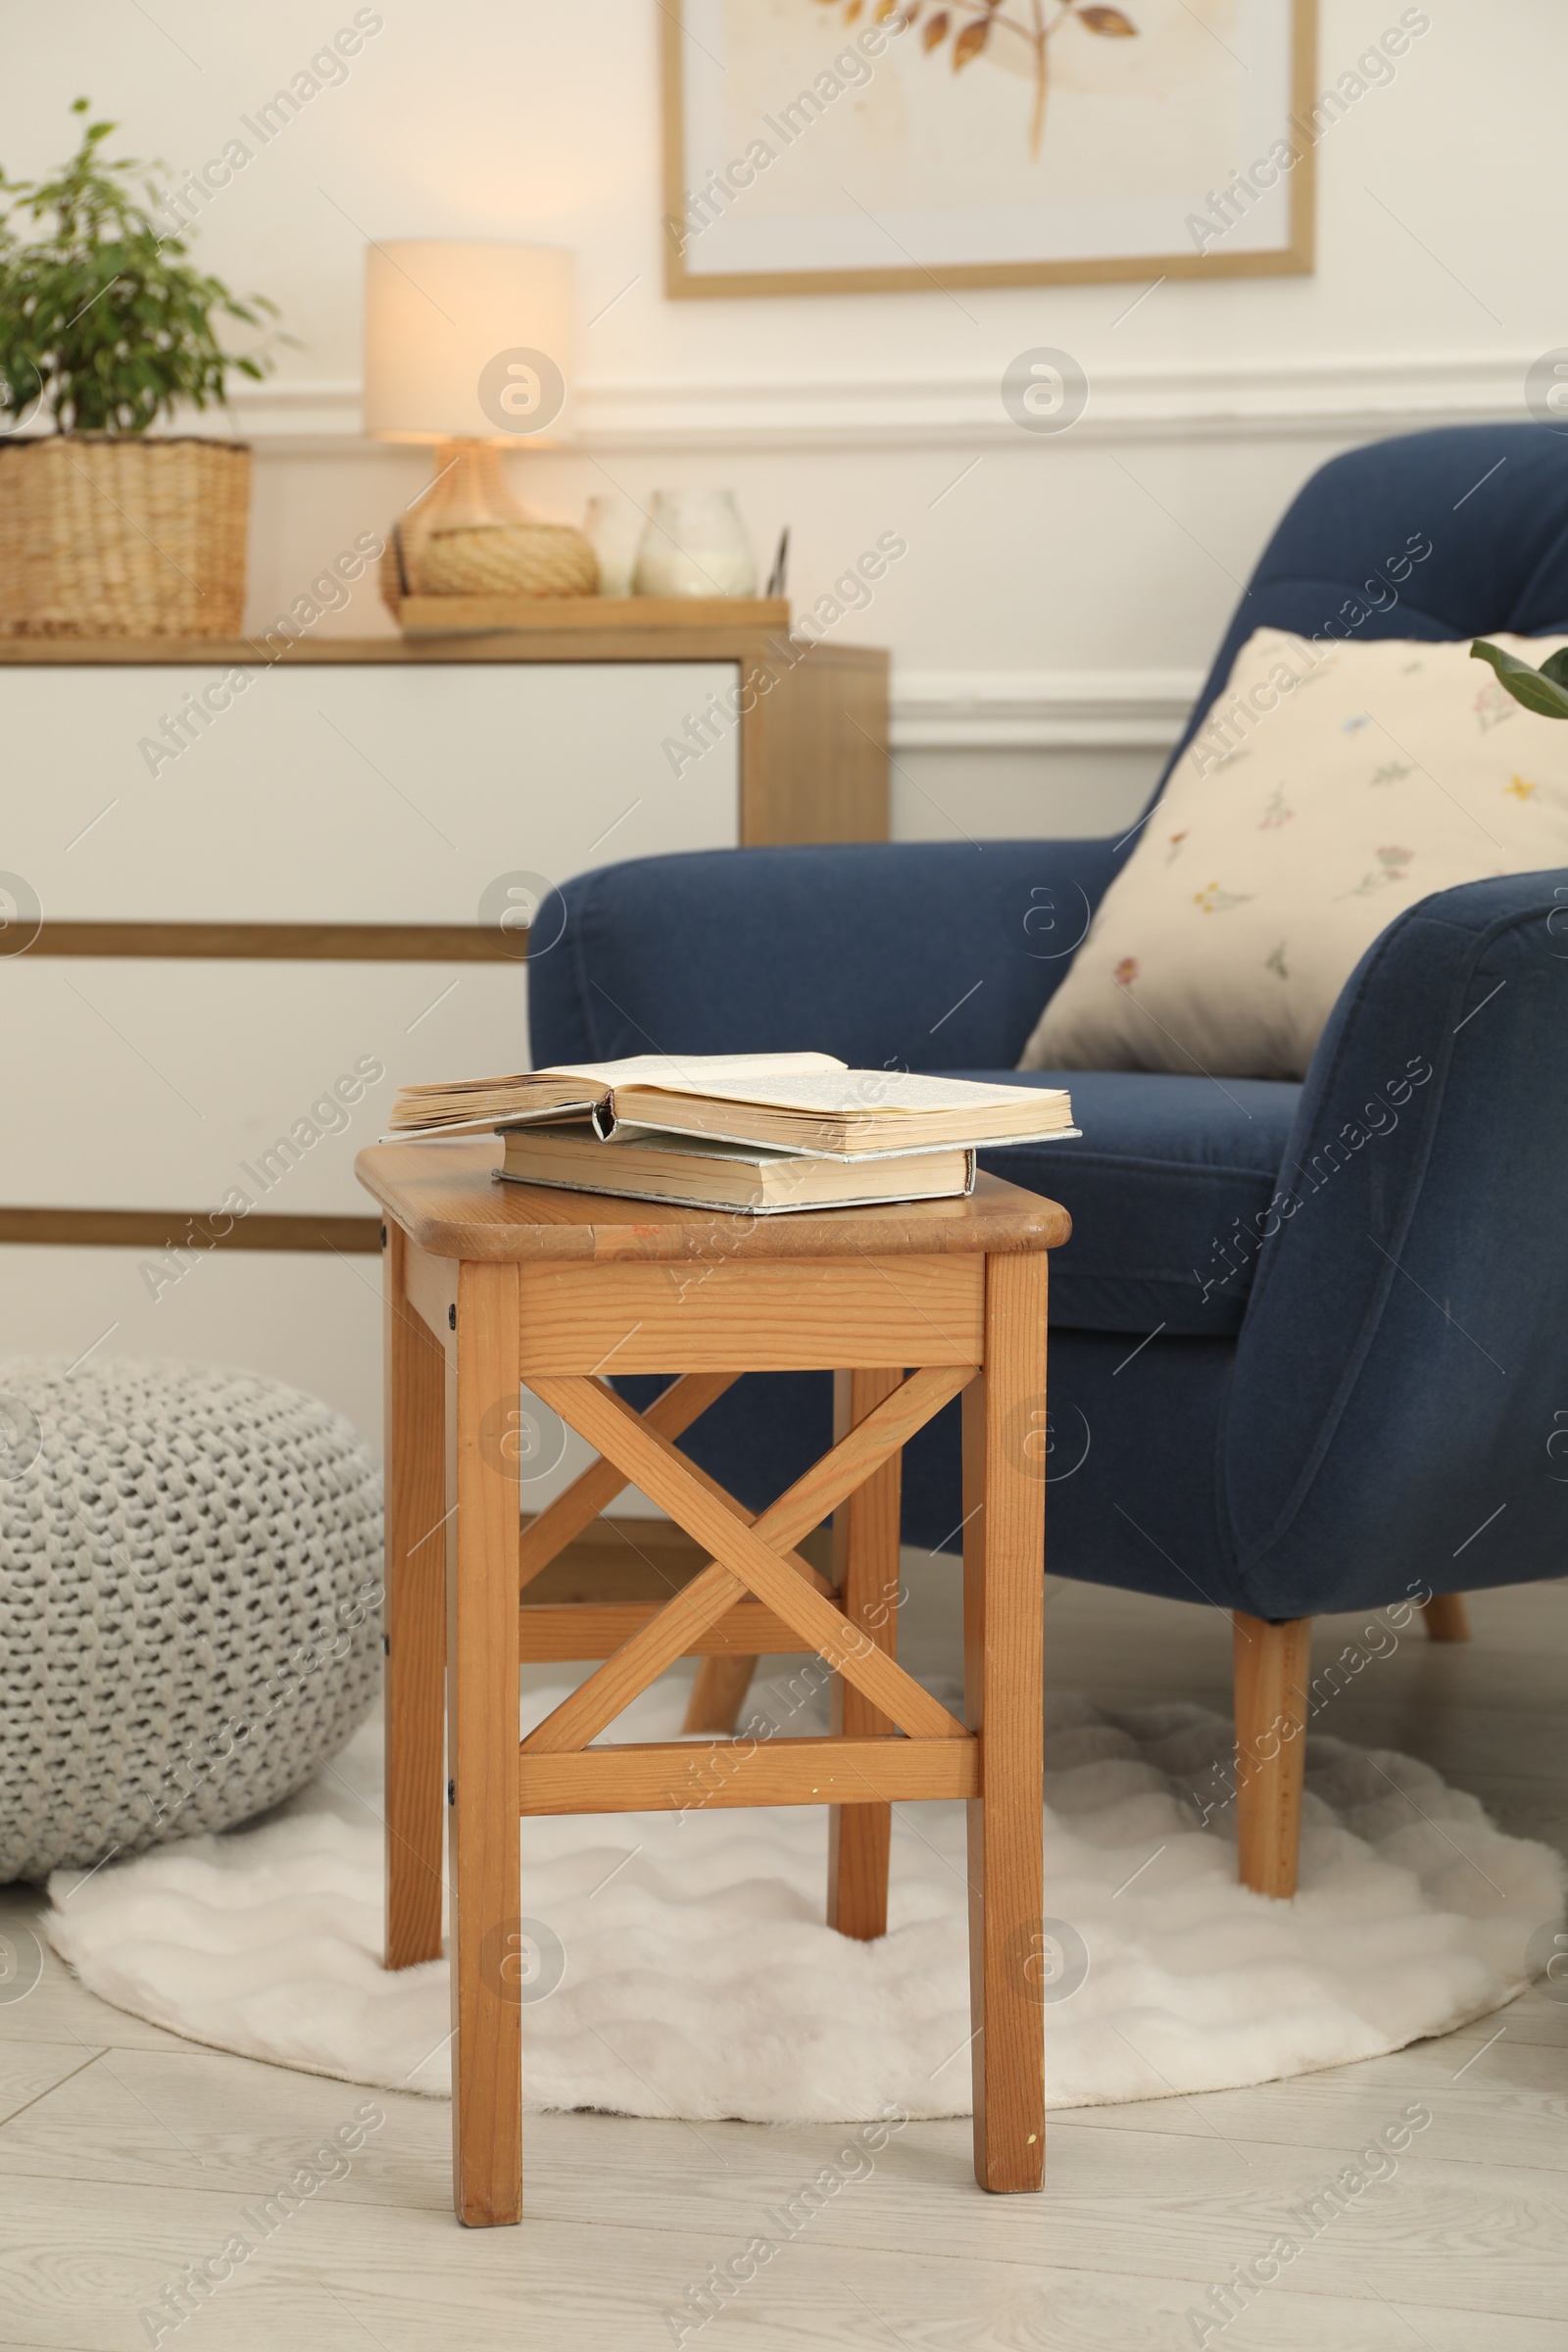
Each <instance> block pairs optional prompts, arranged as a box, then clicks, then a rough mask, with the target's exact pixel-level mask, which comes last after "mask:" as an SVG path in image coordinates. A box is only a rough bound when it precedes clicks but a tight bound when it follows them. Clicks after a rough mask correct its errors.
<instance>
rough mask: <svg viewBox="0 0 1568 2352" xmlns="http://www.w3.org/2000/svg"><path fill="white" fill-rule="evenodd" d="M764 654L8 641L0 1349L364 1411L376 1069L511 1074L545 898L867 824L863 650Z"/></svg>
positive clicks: (514, 646) (0, 880) (381, 1090)
mask: <svg viewBox="0 0 1568 2352" xmlns="http://www.w3.org/2000/svg"><path fill="white" fill-rule="evenodd" d="M764 638H765V639H766V641H767V642H769V643H771V645H772V646H773V648H774V658H775V666H776V667H778V668H779V670H780V686H781V689H782V690H781V691H780V692H779V693H778V694H777V696H776V700H775V698H773V697H769V700H770V701H772V702H773V704H774V707H773V708H772V709H771V710H767V709H766V708H765V707H763V708H761V709H760V710H758V709H754V710H753V711H750V712H749V713H748V714H747V715H746V716H745V717H742V718H740V719H738V720H734V721H731V722H729V723H724V710H725V707H726V698H728V700H729V701H731V702H732V701H733V696H734V689H735V687H736V685H737V681H738V679H739V678H742V677H744V675H745V674H746V665H747V663H748V662H750V661H751V660H752V659H753V658H754V656H755V655H758V654H762V649H763V646H764ZM787 643H788V641H787V639H786V638H785V637H784V636H783V634H782V631H781V630H780V628H779V627H778V625H777V623H776V620H775V622H774V625H773V626H772V628H771V630H770V631H768V630H765V629H764V627H763V626H762V625H760V623H759V622H757V621H756V620H754V621H753V622H752V624H751V625H750V627H748V626H745V625H742V624H741V623H739V622H735V621H732V622H729V623H728V624H727V626H726V625H722V624H721V625H718V626H713V627H706V628H705V627H694V626H692V625H690V624H688V625H686V626H685V627H683V628H681V629H679V630H665V631H662V632H661V631H657V630H654V629H652V628H649V629H645V630H641V631H636V632H633V631H630V630H626V631H621V632H619V633H617V634H616V635H615V636H613V637H609V636H606V635H605V634H603V633H601V634H600V635H599V636H598V637H597V638H595V639H594V640H593V641H592V642H591V643H584V642H583V640H582V638H581V637H580V636H579V635H577V634H575V633H571V632H567V631H565V630H564V629H558V630H553V631H546V630H539V631H531V632H529V633H528V635H527V636H526V637H515V636H509V637H505V638H498V637H489V638H475V639H466V640H461V641H455V642H454V641H438V642H436V643H433V644H425V645H418V646H411V645H406V644H403V643H399V642H396V641H391V642H388V641H382V640H373V641H369V642H368V643H365V644H357V643H346V642H344V641H341V640H340V641H338V642H337V643H335V644H334V643H331V642H327V643H323V644H319V645H314V646H311V645H301V646H298V647H296V648H295V649H294V650H293V652H292V653H291V654H290V655H289V656H288V657H287V658H286V659H284V660H282V661H278V662H268V661H267V660H266V658H265V652H264V654H263V658H262V659H260V660H259V659H258V655H257V649H254V648H251V647H248V646H238V647H232V648H229V647H223V648H211V647H203V648H195V647H182V648H157V647H152V646H137V647H126V646H123V645H117V646H114V647H86V646H72V647H70V648H64V647H55V646H50V647H27V648H23V647H20V646H17V645H11V646H7V647H4V648H0V812H3V818H4V822H3V826H0V869H3V871H0V915H3V916H4V917H5V923H6V927H5V928H4V929H3V930H0V950H6V951H9V952H8V953H6V954H4V955H0V991H3V999H4V1017H3V1019H0V1082H3V1087H4V1094H3V1101H4V1106H5V1116H4V1127H3V1132H4V1145H3V1152H0V1353H4V1354H17V1353H32V1352H37V1353H47V1354H61V1353H64V1354H65V1355H66V1356H68V1357H76V1356H79V1355H81V1354H83V1353H84V1352H85V1351H87V1350H90V1349H91V1350H113V1351H114V1352H117V1353H123V1354H137V1355H176V1356H186V1357H196V1358H201V1359H205V1360H209V1361H221V1362H228V1363H236V1364H242V1365H246V1366H249V1367H251V1368H253V1369H256V1370H259V1371H265V1372H270V1373H273V1374H275V1375H277V1376H278V1377H280V1378H284V1379H288V1380H291V1381H295V1382H297V1383H298V1384H299V1385H300V1386H301V1387H304V1388H308V1389H311V1390H313V1391H314V1392H316V1393H317V1394H319V1395H320V1396H322V1397H327V1398H328V1399H329V1400H330V1401H331V1402H333V1403H334V1404H337V1405H338V1406H340V1407H341V1408H342V1409H343V1410H345V1411H347V1412H349V1413H350V1414H351V1415H352V1417H353V1418H354V1419H355V1421H356V1422H357V1423H358V1424H359V1425H360V1426H361V1427H362V1428H363V1429H365V1430H366V1432H367V1433H368V1434H371V1435H378V1432H379V1414H380V1406H379V1393H380V1268H379V1265H378V1263H377V1262H376V1254H375V1253H376V1249H377V1239H378V1237H377V1226H376V1222H375V1220H373V1219H372V1218H371V1217H370V1216H369V1215H368V1203H367V1201H366V1199H365V1196H364V1195H363V1194H362V1193H361V1192H360V1190H359V1188H358V1186H357V1185H356V1184H355V1181H354V1176H353V1161H354V1155H355V1153H356V1152H357V1151H358V1150H359V1149H360V1148H361V1147H362V1146H363V1145H364V1144H365V1143H367V1142H368V1141H370V1140H373V1138H374V1137H375V1136H376V1135H377V1134H378V1133H379V1132H380V1131H381V1129H382V1127H383V1126H384V1123H385V1115H386V1111H387V1108H388V1106H389V1104H390V1103H391V1099H392V1096H393V1093H394V1091H395V1089H396V1088H397V1087H398V1086H399V1085H402V1084H404V1083H406V1082H408V1081H410V1080H414V1079H419V1078H436V1077H443V1076H450V1075H453V1074H456V1073H461V1072H481V1071H502V1070H509V1069H517V1068H520V1067H522V1066H523V1065H524V1063H525V1060H526V1055H527V1006H526V985H527V962H526V957H527V955H528V954H529V952H530V949H531V952H532V953H533V954H538V953H539V952H541V950H548V949H549V948H550V946H551V944H552V934H553V933H554V931H555V930H556V928H557V924H556V921H555V915H556V911H557V909H558V907H559V902H558V901H555V900H554V899H552V897H551V895H550V888H551V885H553V884H557V883H560V882H563V881H564V880H566V879H567V878H568V877H569V876H571V875H573V874H579V873H582V872H584V871H586V870H587V869H589V868H591V867H593V866H597V865H602V864H607V863H611V862H614V861H617V860H619V859H622V858H634V857H641V856H646V855H648V854H650V853H655V852H663V851H677V850H700V849H717V848H734V847H737V846H741V845H743V844H750V843H755V842H758V841H781V840H785V841H787V840H803V839H812V838H823V837H831V838H839V839H864V838H875V837H878V836H880V835H881V834H882V833H883V832H885V829H886V773H885V742H886V733H885V728H886V658H885V656H882V655H879V654H876V653H873V652H870V651H868V650H866V649H838V648H828V647H818V648H815V649H813V650H812V652H811V654H810V655H809V657H808V658H807V659H806V660H804V661H796V662H790V660H789V659H788V656H787V654H786V655H785V656H784V658H783V659H782V661H780V660H778V659H777V657H778V654H779V650H780V649H781V648H785V647H787ZM845 656H848V657H849V658H848V659H845V658H844V657H845ZM824 657H827V658H824ZM763 658H767V657H766V656H765V654H764V655H763ZM234 670H239V671H241V672H242V673H244V675H245V679H246V682H245V683H244V685H243V687H242V688H241V689H240V690H238V691H236V690H235V687H234V685H233V684H230V686H229V687H228V689H227V691H226V693H225V690H224V688H223V686H222V684H221V681H222V680H223V679H224V678H225V677H226V676H227V675H228V673H229V672H231V671H234ZM786 672H787V674H784V673H786ZM715 698H717V699H716V701H715ZM743 699H744V698H743ZM705 712H706V713H707V714H708V723H707V726H706V728H705V729H699V730H698V731H696V732H694V731H693V729H692V727H691V725H690V722H691V720H692V719H694V718H698V719H701V718H702V716H703V714H704V713H705ZM171 721H172V722H173V724H172V725H171V724H170V723H169V722H171ZM704 734H706V736H707V739H708V740H707V747H706V748H705V749H703V750H702V753H701V757H699V758H695V759H690V760H682V761H679V762H678V763H677V762H676V761H675V760H672V758H671V756H670V754H669V752H668V750H667V748H666V747H667V745H668V743H669V742H670V741H672V740H674V741H682V740H685V741H691V742H699V741H701V740H702V738H703V735H704ZM182 738H183V741H182V740H181V739H182ZM677 764H678V766H679V772H678V774H677V773H676V772H675V769H676V766H677ZM155 771H156V772H155ZM536 914H537V917H538V920H537V923H536V925H535V927H534V929H533V932H532V937H531V939H530V936H529V931H528V925H529V924H530V922H532V921H533V919H534V917H535V915H536ZM670 952H671V954H676V955H678V954H679V952H680V950H679V942H678V941H671V943H670ZM235 1194H237V1195H239V1196H241V1197H243V1199H245V1200H247V1201H249V1202H250V1203H251V1204H252V1205H251V1209H250V1211H249V1212H248V1213H246V1214H244V1215H242V1216H235V1215H234V1214H233V1210H234V1206H235V1203H234V1201H233V1200H231V1199H230V1196H231V1195H235ZM225 1201H227V1202H228V1209H227V1211H226V1212H225V1210H224V1203H225ZM215 1239H216V1241H217V1242H218V1245H219V1246H216V1247H212V1246H209V1244H210V1243H211V1242H213V1241H214V1240H215Z"/></svg>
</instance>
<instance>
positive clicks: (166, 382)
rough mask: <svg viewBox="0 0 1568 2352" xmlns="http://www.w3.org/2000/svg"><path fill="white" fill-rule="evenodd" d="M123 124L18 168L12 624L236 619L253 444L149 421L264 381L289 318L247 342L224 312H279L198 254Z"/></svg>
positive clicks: (3, 378)
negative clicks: (116, 146)
mask: <svg viewBox="0 0 1568 2352" xmlns="http://www.w3.org/2000/svg"><path fill="white" fill-rule="evenodd" d="M71 111H72V113H73V115H75V116H77V117H80V118H85V117H86V116H87V115H88V112H89V102H88V100H87V99H85V98H78V99H76V100H75V102H74V103H73V107H72V110H71ZM116 128H117V125H116V124H115V123H110V122H91V121H87V120H83V121H82V123H81V136H80V139H79V142H78V144H77V147H76V150H75V152H74V154H73V155H72V156H71V157H70V158H69V160H68V161H67V162H66V163H65V164H63V165H62V166H61V167H60V169H59V170H58V171H57V172H53V173H50V174H46V175H45V176H43V177H41V178H38V179H32V180H26V179H14V178H12V177H11V176H10V175H9V174H8V173H7V172H5V171H4V170H3V169H0V435H9V436H10V438H9V439H5V440H0V636H6V635H9V636H35V635H42V636H72V637H81V636H89V637H98V636H165V637H231V636H236V635H237V634H238V633H239V628H240V622H241V617H242V613H243V606H244V585H245V543H246V535H247V524H248V518H249V505H250V451H249V449H248V448H247V447H246V445H245V444H244V443H242V442H239V441H237V440H234V439H232V438H230V439H226V440H224V439H219V438H217V437H216V436H202V437H196V436H192V435H189V434H177V433H168V432H165V433H160V434H158V435H156V436H154V435H152V434H150V430H149V428H151V427H152V426H154V425H158V424H166V425H167V424H168V423H169V422H170V421H172V420H173V419H174V418H175V417H177V415H178V413H179V411H180V409H181V408H182V407H184V406H187V405H188V406H189V407H191V408H194V409H198V410H206V409H210V408H214V407H218V408H221V407H222V406H223V405H224V403H225V400H226V397H227V391H228V386H229V382H230V379H231V378H232V377H234V376H243V377H248V378H249V379H250V380H251V381H253V382H258V381H260V380H261V379H262V378H263V377H264V376H265V375H266V374H267V373H268V372H269V370H270V368H271V366H272V358H271V352H270V341H275V340H276V339H277V338H276V336H275V334H273V335H272V336H271V337H270V339H264V340H263V341H261V342H259V343H258V345H257V347H256V348H254V349H253V350H251V351H250V352H231V351H228V350H226V349H225V348H224V346H223V344H222V343H221V341H220V339H219V335H218V331H217V324H216V321H217V320H218V319H233V320H236V321H237V322H239V324H241V325H242V326H246V327H250V328H252V329H255V330H258V331H259V332H260V333H262V334H263V335H264V336H265V333H266V329H267V326H268V322H269V321H270V320H271V319H276V317H277V312H276V309H275V307H274V305H273V304H271V303H270V302H269V301H268V300H267V298H266V297H265V296H263V295H251V296H248V297H246V298H245V299H243V300H242V299H241V298H240V297H239V296H237V295H235V294H234V293H232V292H231V291H230V289H229V288H228V287H227V286H226V285H225V284H224V283H223V281H222V280H221V278H218V277H213V276H210V275H208V274H206V273H205V272H203V271H202V270H198V269H196V268H195V267H194V266H193V265H192V263H191V262H190V260H189V258H188V256H189V250H190V249H189V245H188V242H187V240H186V238H185V236H184V235H183V234H182V233H181V232H180V231H179V230H178V229H177V228H173V227H166V226H165V225H163V224H162V223H161V222H160V221H159V220H158V218H157V217H156V214H155V212H154V211H153V210H152V209H150V208H151V207H152V206H155V205H156V204H157V202H158V193H157V190H156V189H155V187H154V186H153V184H152V182H151V180H150V179H148V178H146V177H145V176H144V175H145V173H146V172H147V171H148V169H149V167H148V166H146V165H144V164H142V163H139V162H137V161H135V160H134V159H133V158H130V157H126V156H120V157H114V158H111V157H109V156H108V155H106V153H105V141H106V140H107V139H109V137H110V136H111V135H112V134H113V132H114V131H115V129H116ZM44 420H47V422H48V423H50V424H52V426H53V428H54V429H53V431H52V432H43V431H40V430H38V429H37V428H38V426H39V425H40V423H41V422H43V421H44Z"/></svg>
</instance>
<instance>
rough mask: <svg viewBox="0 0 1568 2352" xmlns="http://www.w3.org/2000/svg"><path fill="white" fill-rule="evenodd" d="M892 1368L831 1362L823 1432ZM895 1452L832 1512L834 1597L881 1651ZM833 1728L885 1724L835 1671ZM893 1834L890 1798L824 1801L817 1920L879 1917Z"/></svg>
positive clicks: (845, 1925)
mask: <svg viewBox="0 0 1568 2352" xmlns="http://www.w3.org/2000/svg"><path fill="white" fill-rule="evenodd" d="M903 1378H904V1374H903V1373H902V1372H886V1371H873V1372H840V1373H837V1374H836V1375H835V1376H834V1383H833V1437H834V1442H835V1444H836V1443H837V1442H838V1440H839V1439H841V1438H847V1437H848V1436H849V1434H850V1431H851V1430H852V1429H853V1428H854V1427H855V1426H856V1424H857V1423H858V1422H860V1421H863V1420H864V1419H865V1416H866V1414H867V1413H869V1412H870V1411H871V1410H872V1409H873V1407H874V1406H876V1405H879V1404H880V1403H881V1402H882V1399H883V1398H884V1397H891V1396H892V1394H893V1392H894V1390H895V1389H896V1388H897V1387H898V1386H899V1384H900V1382H901V1381H902V1380H903ZM902 1468H903V1457H902V1455H901V1454H898V1453H895V1454H893V1455H891V1456H890V1458H889V1459H888V1460H887V1461H885V1462H884V1463H883V1464H882V1467H881V1468H880V1469H879V1470H877V1471H875V1472H874V1473H873V1474H872V1476H871V1477H870V1478H868V1479H867V1480H866V1481H865V1484H864V1485H863V1486H860V1487H857V1489H856V1491H855V1493H854V1494H853V1495H850V1497H849V1498H848V1500H847V1501H845V1502H842V1503H840V1505H839V1507H838V1509H837V1511H835V1513H834V1514H833V1549H834V1560H835V1566H836V1568H837V1572H838V1586H839V1598H840V1601H841V1603H842V1605H843V1608H844V1612H845V1614H846V1616H848V1617H849V1618H850V1619H851V1620H852V1622H853V1623H854V1624H856V1625H858V1626H861V1627H862V1628H863V1629H864V1631H865V1632H866V1633H867V1634H868V1635H869V1636H870V1638H871V1640H872V1641H873V1642H875V1643H876V1645H877V1647H878V1649H885V1650H887V1651H889V1652H890V1653H891V1652H893V1651H895V1650H896V1649H897V1647H898V1636H899V1620H898V1606H899V1504H900V1497H901V1490H902V1478H901V1472H902ZM833 1729H834V1731H835V1732H836V1733H839V1734H844V1735H848V1736H850V1737H852V1738H856V1739H864V1738H866V1737H868V1736H869V1735H871V1734H873V1733H879V1732H891V1731H892V1730H893V1729H894V1726H893V1725H892V1724H891V1723H890V1722H889V1721H888V1719H887V1717H886V1716H885V1715H884V1714H882V1713H880V1712H879V1710H878V1709H877V1708H875V1707H873V1706H872V1704H871V1702H870V1700H869V1699H868V1698H866V1697H865V1696H864V1695H863V1694H862V1693H861V1692H860V1691H857V1690H856V1688H855V1686H854V1684H853V1683H847V1682H845V1681H844V1680H843V1678H842V1676H835V1678H834V1683H833ZM892 1837H893V1808H892V1806H891V1805H881V1804H869V1805H831V1806H829V1808H828V1847H827V1924H828V1926H829V1927H830V1928H837V1929H838V1931H839V1934H840V1935H841V1936H858V1938H859V1939H860V1941H862V1942H867V1943H868V1942H870V1941H871V1940H872V1939H873V1938H874V1937H875V1936H885V1935H886V1934H887V1927H888V1849H889V1846H890V1844H891V1842H892Z"/></svg>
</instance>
